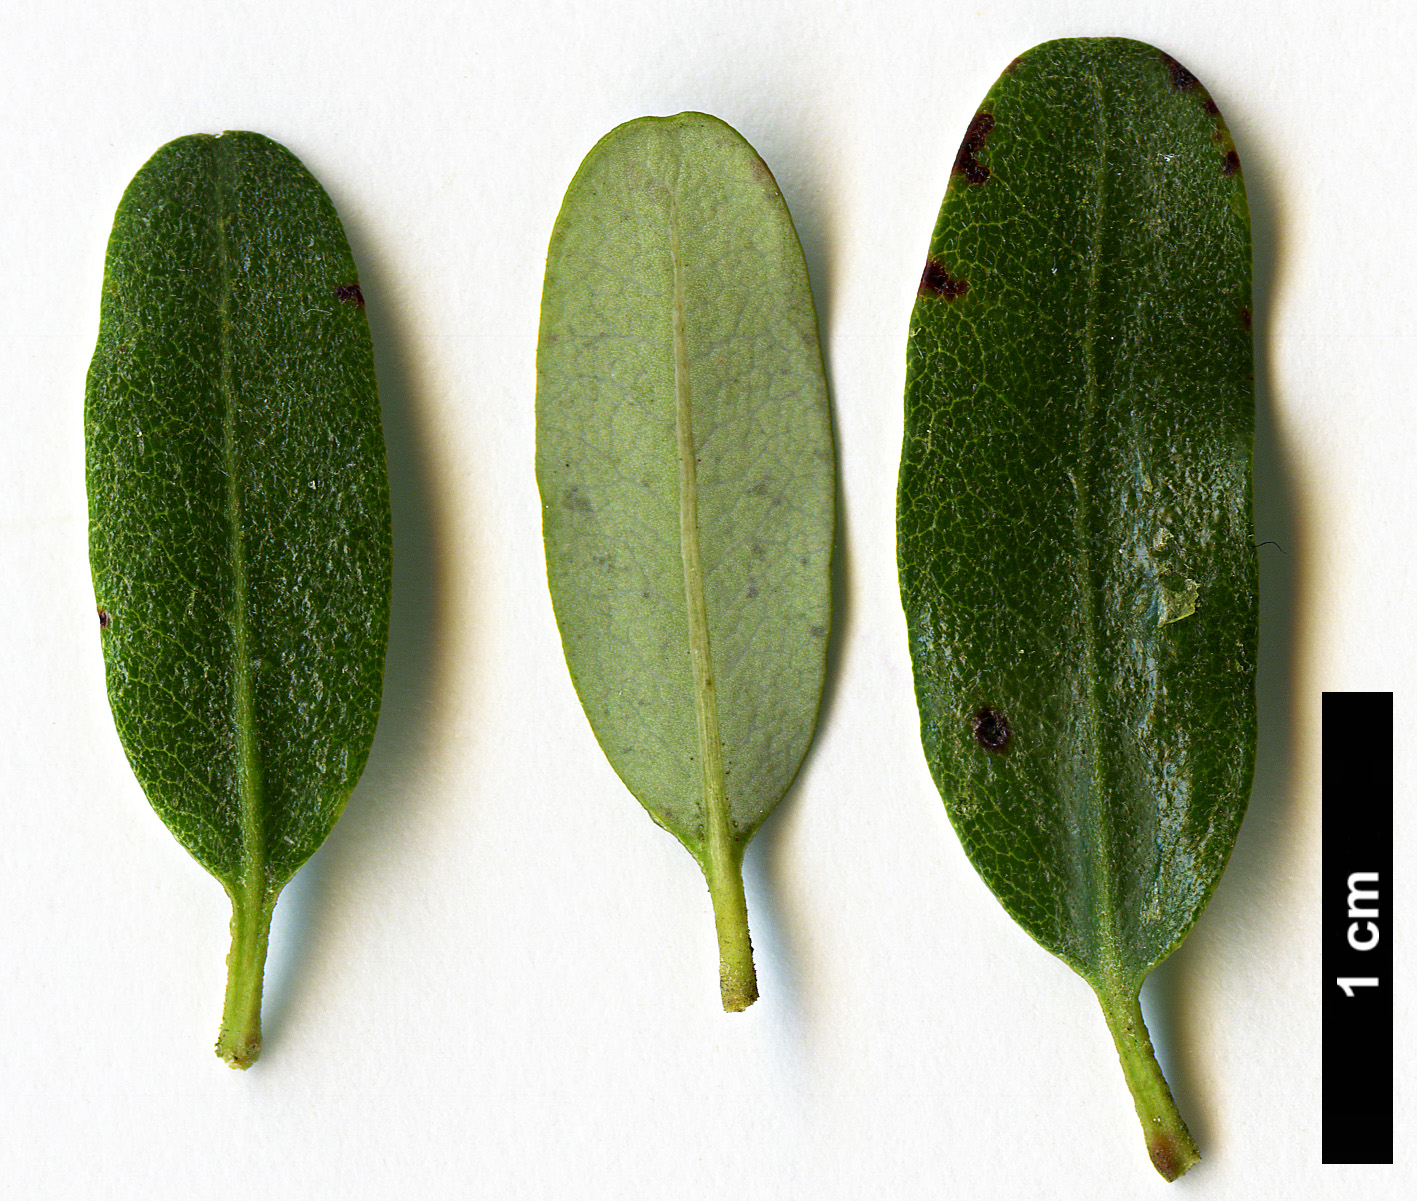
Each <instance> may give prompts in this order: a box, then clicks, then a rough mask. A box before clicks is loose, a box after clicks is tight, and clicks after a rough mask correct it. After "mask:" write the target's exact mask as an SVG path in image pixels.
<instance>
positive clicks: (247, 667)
mask: <svg viewBox="0 0 1417 1201" xmlns="http://www.w3.org/2000/svg"><path fill="white" fill-rule="evenodd" d="M210 145H211V160H210V161H211V167H212V201H213V203H212V210H213V212H214V214H215V219H216V248H217V270H218V273H219V275H220V279H219V280H218V291H217V314H218V318H219V320H220V322H221V380H220V394H221V405H222V465H223V469H224V470H225V472H226V519H227V523H228V526H229V537H228V542H227V547H228V552H229V555H230V564H231V578H232V602H231V603H232V612H231V615H230V621H231V631H232V658H233V664H232V667H233V678H234V681H235V686H234V688H233V696H232V704H233V710H234V712H233V719H234V721H235V725H236V791H237V805H238V811H239V814H238V815H239V824H240V828H241V869H240V873H239V878H238V880H236V881H223V883H225V884H227V887H228V891H231V890H232V889H233V887H234V888H239V890H240V892H241V893H242V895H243V898H244V900H245V901H246V903H247V904H251V905H257V904H261V903H262V902H264V900H265V891H266V879H265V858H266V857H265V838H264V834H265V831H264V823H263V822H262V808H263V805H262V802H263V790H262V780H261V763H260V751H259V748H258V746H257V743H256V700H255V670H254V665H253V663H252V656H251V632H250V627H249V624H248V616H249V603H248V598H249V591H250V586H249V581H248V579H247V572H246V539H245V534H244V526H243V522H242V506H241V499H242V498H241V477H240V466H241V455H240V448H239V446H238V441H237V427H236V400H237V397H236V381H235V374H234V367H233V343H234V340H235V336H234V325H235V322H234V319H233V316H232V272H231V252H230V247H229V246H228V244H227V238H228V224H229V220H230V216H229V214H228V213H227V205H226V187H225V184H226V180H225V178H224V172H223V167H224V165H225V159H226V153H225V147H224V146H223V145H222V142H221V139H220V138H219V137H218V138H214V139H212V141H211V143H210ZM233 899H235V893H234V892H233Z"/></svg>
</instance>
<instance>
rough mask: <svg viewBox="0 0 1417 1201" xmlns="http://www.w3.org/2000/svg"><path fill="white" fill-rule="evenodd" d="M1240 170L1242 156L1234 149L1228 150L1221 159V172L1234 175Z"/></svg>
mask: <svg viewBox="0 0 1417 1201" xmlns="http://www.w3.org/2000/svg"><path fill="white" fill-rule="evenodd" d="M1239 170H1240V156H1239V155H1238V154H1236V153H1235V151H1233V150H1227V151H1226V152H1225V157H1224V158H1223V159H1221V160H1220V173H1221V174H1222V175H1234V174H1235V173H1236V172H1238V171H1239Z"/></svg>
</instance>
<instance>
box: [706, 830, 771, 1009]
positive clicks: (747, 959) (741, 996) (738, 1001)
mask: <svg viewBox="0 0 1417 1201" xmlns="http://www.w3.org/2000/svg"><path fill="white" fill-rule="evenodd" d="M715 852H716V853H715ZM704 878H705V879H706V880H707V881H708V886H709V896H711V897H712V898H713V924H714V928H715V929H716V930H717V931H718V985H719V988H720V990H721V991H722V993H723V1008H724V1009H725V1010H727V1011H728V1012H729V1013H738V1012H739V1011H741V1010H744V1009H747V1008H748V1006H749V1005H751V1004H752V1003H753V1002H754V1001H756V1000H757V999H758V975H757V972H756V971H755V970H754V968H753V944H752V942H751V941H750V940H749V938H748V901H747V898H746V897H745V896H744V895H743V848H741V847H733V846H731V845H730V846H727V847H722V848H713V847H711V848H710V852H709V855H708V856H707V862H706V863H705V865H704Z"/></svg>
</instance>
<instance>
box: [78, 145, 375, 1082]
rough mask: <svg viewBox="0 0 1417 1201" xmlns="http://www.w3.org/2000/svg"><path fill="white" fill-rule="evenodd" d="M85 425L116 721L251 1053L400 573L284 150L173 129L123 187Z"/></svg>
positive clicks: (354, 314)
mask: <svg viewBox="0 0 1417 1201" xmlns="http://www.w3.org/2000/svg"><path fill="white" fill-rule="evenodd" d="M85 432H86V440H87V471H88V490H89V554H90V560H91V564H92V567H93V577H94V591H95V595H96V597H97V601H98V606H99V614H100V626H101V638H102V642H103V652H104V661H105V664H106V668H107V677H108V692H109V700H110V702H111V705H112V708H113V716H114V720H115V722H116V724H117V727H118V734H119V737H120V739H121V740H122V743H123V747H124V750H125V751H126V752H127V754H128V759H129V762H130V763H131V764H132V766H133V770H134V772H135V773H136V774H137V776H138V779H139V781H140V782H141V783H142V786H143V789H144V791H145V792H146V793H147V796H148V799H149V800H150V801H151V803H152V806H153V808H154V809H155V810H156V811H157V813H158V815H159V816H160V817H161V818H162V819H163V821H164V822H166V823H167V825H168V827H169V829H171V830H172V832H173V834H175V835H176V836H177V838H178V840H179V841H180V842H181V843H182V845H183V846H185V847H186V848H187V849H188V850H189V851H191V853H192V854H193V855H194V856H195V857H196V858H197V859H198V861H199V862H200V863H201V864H202V865H203V866H204V867H205V868H206V869H207V870H208V871H210V872H211V873H212V874H213V875H214V876H216V878H217V879H218V880H220V881H221V882H222V884H223V885H224V886H225V887H226V890H227V892H228V893H229V894H230V895H231V898H232V905H233V918H232V934H233V942H232V955H231V959H230V960H229V967H230V980H229V984H228V992H227V1012H226V1016H225V1018H224V1021H223V1028H222V1038H221V1040H220V1042H219V1043H218V1052H219V1053H220V1054H222V1055H223V1056H224V1057H225V1058H227V1059H228V1060H229V1061H231V1062H232V1063H233V1066H241V1067H244V1066H247V1065H248V1064H249V1063H250V1062H251V1061H252V1060H253V1059H254V1058H255V1056H256V1054H257V1052H258V1051H259V1046H260V1025H259V1022H260V989H261V972H262V965H263V963H264V957H265V946H266V936H267V932H268V930H269V923H270V913H271V909H272V908H273V906H274V905H275V900H276V896H277V895H278V894H279V892H280V890H281V888H282V887H283V886H284V885H285V883H286V882H287V881H288V880H289V879H290V877H291V876H292V875H293V874H294V873H295V871H296V869H297V868H299V866H300V865H301V864H302V863H304V862H305V860H306V859H308V858H309V857H310V855H312V854H313V853H314V852H315V850H316V848H317V847H319V845H320V843H321V842H323V841H324V839H325V836H326V835H327V834H328V833H329V832H330V829H331V828H332V827H333V825H334V823H335V820H336V819H337V818H338V817H339V815H340V812H341V811H342V810H343V808H344V805H345V802H346V800H347V799H348V797H349V794H350V792H351V790H352V789H353V788H354V785H355V782H356V781H357V780H358V779H359V774H360V772H361V771H362V770H363V768H364V762H365V759H366V757H367V756H368V753H369V747H370V744H371V742H372V741H373V737H374V727H375V724H376V722H377V720H378V715H379V702H380V693H381V687H382V679H383V665H384V647H385V642H386V639H387V630H388V620H389V591H390V580H391V545H392V544H391V535H390V516H389V491H388V477H387V472H386V469H385V464H384V440H383V430H382V427H381V425H380V417H379V397H378V389H377V386H376V383H375V379H374V360H373V348H372V345H371V343H370V339H369V327H368V323H367V321H366V320H365V316H364V299H363V294H362V293H361V291H360V289H359V279H358V272H357V271H356V268H355V264H354V259H353V257H352V255H351V254H350V250H349V245H348V243H347V242H346V240H345V236H344V232H343V230H342V229H341V228H340V224H339V219H338V217H337V216H336V215H335V210H334V206H333V205H332V204H331V203H330V200H329V197H328V196H326V194H325V192H324V190H323V189H322V188H321V187H320V185H319V184H318V183H317V182H316V181H315V179H314V178H313V177H312V176H311V175H310V173H309V172H308V171H306V170H305V168H304V167H303V166H302V165H301V164H300V162H299V161H298V160H297V159H296V158H295V157H294V156H293V155H292V154H291V153H290V152H289V151H288V150H286V149H285V148H284V147H282V146H279V145H277V144H276V143H275V142H272V141H270V140H269V139H267V138H264V137H261V136H260V135H258V134H254V133H227V134H223V135H221V136H220V137H217V138H212V137H208V136H205V135H197V136H194V137H187V138H180V139H178V140H177V141H174V142H170V143H168V144H167V145H166V146H163V147H162V148H161V149H160V150H158V152H157V153H156V154H154V155H153V157H152V158H151V159H150V160H149V161H148V162H147V164H146V165H145V166H144V167H143V168H142V169H141V170H140V171H139V172H138V174H137V175H136V176H135V177H134V179H133V181H132V183H131V184H129V186H128V189H127V191H126V192H125V193H124V195H123V199H122V201H121V203H120V204H119V206H118V212H117V216H116V218H115V220H114V225H113V233H112V236H111V238H110V241H109V245H108V256H107V261H106V264H105V269H104V282H103V303H102V309H101V315H100V322H99V338H98V347H97V349H96V350H95V352H94V357H93V362H92V365H91V367H90V369H89V376H88V387H87V395H86V403H85Z"/></svg>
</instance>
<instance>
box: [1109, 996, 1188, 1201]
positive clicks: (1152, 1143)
mask: <svg viewBox="0 0 1417 1201" xmlns="http://www.w3.org/2000/svg"><path fill="white" fill-rule="evenodd" d="M1096 991H1097V999H1098V1001H1099V1002H1101V1004H1102V1013H1103V1016H1104V1017H1106V1019H1107V1029H1108V1030H1110V1031H1111V1032H1112V1041H1113V1043H1115V1044H1116V1047H1117V1058H1118V1059H1119V1060H1121V1062H1122V1074H1123V1075H1124V1076H1126V1078H1127V1087H1128V1088H1129V1089H1131V1090H1132V1101H1133V1102H1134V1103H1135V1105H1136V1108H1137V1117H1138V1118H1140V1119H1141V1128H1142V1133H1143V1134H1144V1135H1145V1136H1146V1150H1147V1154H1148V1155H1150V1156H1151V1162H1152V1166H1153V1167H1155V1168H1156V1170H1157V1171H1158V1172H1160V1173H1161V1175H1162V1176H1163V1177H1164V1178H1165V1179H1166V1180H1168V1181H1169V1180H1176V1179H1178V1178H1179V1177H1181V1176H1182V1175H1184V1174H1185V1172H1186V1171H1187V1169H1189V1168H1190V1167H1192V1166H1193V1165H1194V1164H1196V1163H1198V1162H1199V1161H1200V1157H1201V1155H1200V1151H1199V1150H1197V1148H1196V1143H1195V1140H1194V1139H1193V1138H1191V1132H1190V1131H1189V1130H1188V1129H1187V1128H1186V1123H1185V1120H1184V1119H1183V1118H1182V1117H1181V1112H1180V1110H1178V1109H1177V1108H1176V1102H1175V1100H1174V1098H1173V1097H1172V1096H1171V1089H1170V1086H1169V1085H1167V1083H1166V1077H1165V1076H1164V1075H1162V1072H1161V1065H1160V1064H1159V1063H1157V1062H1156V1052H1155V1051H1154V1050H1153V1049H1152V1045H1151V1036H1150V1035H1149V1034H1148V1033H1147V1029H1146V1022H1145V1021H1144V1020H1143V1018H1142V1014H1141V998H1140V995H1139V993H1140V989H1136V990H1132V989H1128V988H1125V987H1123V988H1118V989H1112V990H1105V989H1102V988H1098V989H1097V990H1096Z"/></svg>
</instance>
